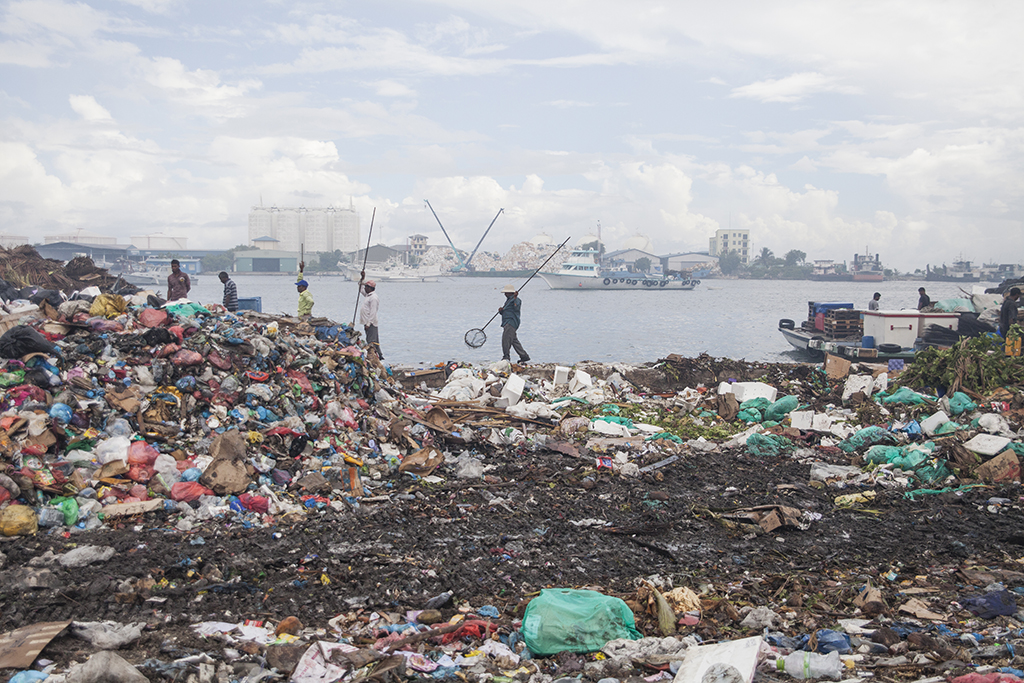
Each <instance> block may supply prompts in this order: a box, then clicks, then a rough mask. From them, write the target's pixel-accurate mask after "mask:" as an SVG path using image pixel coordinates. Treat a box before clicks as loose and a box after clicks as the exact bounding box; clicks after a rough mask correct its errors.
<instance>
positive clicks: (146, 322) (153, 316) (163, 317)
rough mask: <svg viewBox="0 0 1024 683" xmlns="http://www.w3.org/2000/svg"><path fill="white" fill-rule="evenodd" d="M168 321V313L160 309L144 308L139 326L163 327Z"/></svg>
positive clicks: (140, 315) (140, 314)
mask: <svg viewBox="0 0 1024 683" xmlns="http://www.w3.org/2000/svg"><path fill="white" fill-rule="evenodd" d="M167 321H168V316H167V311H161V310H160V309H159V308H144V309H142V312H140V313H139V324H140V325H142V326H143V327H162V326H164V325H166V324H167Z"/></svg>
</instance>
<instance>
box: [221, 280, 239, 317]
mask: <svg viewBox="0 0 1024 683" xmlns="http://www.w3.org/2000/svg"><path fill="white" fill-rule="evenodd" d="M217 277H219V278H220V281H221V282H223V283H224V308H226V309H228V310H229V311H230V312H232V313H235V312H236V311H238V287H236V286H235V281H234V280H232V279H231V278H230V277H228V274H227V272H225V271H223V270H222V271H220V275H218V276H217Z"/></svg>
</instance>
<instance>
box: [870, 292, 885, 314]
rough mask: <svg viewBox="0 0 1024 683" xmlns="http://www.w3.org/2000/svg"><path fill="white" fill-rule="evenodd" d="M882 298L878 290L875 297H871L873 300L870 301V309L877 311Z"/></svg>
mask: <svg viewBox="0 0 1024 683" xmlns="http://www.w3.org/2000/svg"><path fill="white" fill-rule="evenodd" d="M881 298H882V295H881V294H879V293H878V292H875V295H874V296H873V297H871V301H869V302H868V310H869V311H877V310H878V300H879V299H881Z"/></svg>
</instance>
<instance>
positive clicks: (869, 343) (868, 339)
mask: <svg viewBox="0 0 1024 683" xmlns="http://www.w3.org/2000/svg"><path fill="white" fill-rule="evenodd" d="M860 346H861V348H863V349H873V348H875V338H874V337H872V336H871V335H869V334H866V335H864V336H863V337H861V338H860Z"/></svg>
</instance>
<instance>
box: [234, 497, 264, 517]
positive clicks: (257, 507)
mask: <svg viewBox="0 0 1024 683" xmlns="http://www.w3.org/2000/svg"><path fill="white" fill-rule="evenodd" d="M238 502H239V503H241V504H242V507H244V508H245V509H246V510H252V511H253V512H259V513H260V514H264V515H265V514H266V513H267V511H268V510H270V499H269V498H265V497H263V496H254V495H252V494H251V493H243V494H242V495H240V496H239V497H238Z"/></svg>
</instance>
